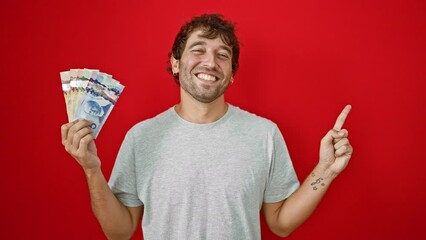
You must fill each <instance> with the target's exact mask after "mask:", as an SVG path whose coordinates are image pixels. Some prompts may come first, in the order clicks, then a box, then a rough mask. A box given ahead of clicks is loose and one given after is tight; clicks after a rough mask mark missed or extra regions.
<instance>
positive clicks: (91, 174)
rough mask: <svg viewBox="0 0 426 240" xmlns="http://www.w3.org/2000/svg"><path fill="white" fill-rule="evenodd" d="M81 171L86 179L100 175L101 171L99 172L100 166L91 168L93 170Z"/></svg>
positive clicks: (85, 169)
mask: <svg viewBox="0 0 426 240" xmlns="http://www.w3.org/2000/svg"><path fill="white" fill-rule="evenodd" d="M83 171H84V175H86V178H87V179H89V178H92V177H94V176H97V175H99V174H102V170H101V168H100V166H99V167H93V168H83Z"/></svg>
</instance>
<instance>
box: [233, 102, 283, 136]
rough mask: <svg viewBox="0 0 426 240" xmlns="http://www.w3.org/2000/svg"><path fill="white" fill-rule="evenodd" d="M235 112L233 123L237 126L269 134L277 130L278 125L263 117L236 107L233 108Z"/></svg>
mask: <svg viewBox="0 0 426 240" xmlns="http://www.w3.org/2000/svg"><path fill="white" fill-rule="evenodd" d="M231 107H232V108H233V109H234V110H233V111H234V114H233V116H234V117H233V121H234V122H235V123H236V124H239V125H241V126H244V127H247V128H250V129H253V128H255V129H257V130H261V131H262V130H263V131H268V132H275V131H276V129H277V125H276V124H275V123H274V122H273V121H271V120H269V119H267V118H264V117H262V116H259V115H256V114H254V113H251V112H249V111H246V110H243V109H241V108H239V107H236V106H231Z"/></svg>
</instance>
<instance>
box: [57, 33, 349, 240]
mask: <svg viewBox="0 0 426 240" xmlns="http://www.w3.org/2000/svg"><path fill="white" fill-rule="evenodd" d="M200 33H201V30H196V31H194V32H193V33H192V34H191V36H190V37H189V38H188V40H187V43H186V46H185V49H184V52H183V54H182V57H181V59H179V60H177V59H175V58H173V56H172V57H171V59H170V62H171V65H172V71H173V72H174V73H176V74H179V81H180V86H181V89H180V95H181V99H180V103H179V104H177V105H176V106H175V110H176V112H177V113H178V114H179V115H180V116H181V117H182V118H184V119H185V120H187V121H189V122H193V123H200V124H203V123H211V122H214V121H216V120H218V119H220V118H221V117H222V116H223V115H224V114H225V113H226V111H227V109H228V104H227V103H226V102H225V97H224V92H225V91H226V89H227V87H228V86H229V84H230V83H232V82H233V80H234V79H233V72H232V50H231V48H230V47H229V46H227V45H226V44H225V43H223V42H222V40H221V39H220V37H217V38H215V39H207V38H203V37H201V36H200ZM200 74H207V75H210V76H213V77H214V78H215V80H214V81H206V80H203V79H201V78H202V77H200ZM350 109H351V107H350V106H349V105H348V106H346V107H345V108H344V109H343V111H342V113H341V114H340V115H339V117H338V118H337V120H336V123H335V125H334V127H333V129H331V130H330V131H328V133H327V134H326V135H325V136H324V138H323V139H322V140H321V145H320V155H319V162H318V164H317V166H316V167H315V168H314V169H313V171H312V173H311V174H310V175H309V176H308V178H307V179H306V180H305V181H304V182H303V184H302V185H301V187H300V188H299V189H298V190H297V191H296V192H294V193H293V194H292V195H291V196H290V197H289V198H287V199H286V200H283V201H280V202H276V203H264V204H263V205H262V209H263V213H264V215H265V219H266V222H267V224H268V226H269V228H270V229H271V230H272V231H273V232H274V233H275V234H277V235H279V236H288V235H289V234H290V233H291V232H292V231H294V230H295V229H296V228H297V227H298V226H300V225H301V224H302V223H303V222H304V221H305V220H306V219H307V218H308V217H309V216H310V215H311V213H312V212H313V211H314V209H315V208H316V207H317V205H318V204H319V202H320V201H321V199H322V197H323V196H324V194H325V192H326V191H327V189H328V187H329V186H330V184H331V182H332V181H333V180H334V179H335V178H336V177H337V176H338V175H339V174H340V172H342V171H343V169H344V168H345V167H346V165H347V164H348V162H349V159H350V157H351V155H352V146H351V145H350V144H349V140H348V131H347V130H345V129H342V126H343V123H344V122H345V120H346V117H347V115H348V113H349V111H350ZM89 125H90V122H88V121H86V120H78V121H74V122H71V123H67V124H64V125H62V127H61V135H62V144H63V145H64V147H65V149H66V151H67V152H68V153H70V155H71V156H72V157H74V159H75V160H76V161H77V162H78V163H79V164H80V165H81V167H82V169H83V171H84V173H85V176H86V179H87V183H88V188H89V192H90V196H91V205H92V209H93V212H94V214H95V216H96V217H97V219H98V221H99V223H100V225H101V227H102V229H103V231H104V233H105V234H106V236H107V237H108V239H129V238H130V237H131V236H132V235H133V233H134V231H135V229H136V227H137V225H138V224H139V222H140V219H141V216H142V214H143V206H141V207H134V208H132V207H126V206H124V205H123V204H122V203H121V202H120V201H118V200H117V198H116V197H115V196H114V194H113V193H112V192H111V190H110V188H109V187H108V184H107V181H106V179H105V177H104V175H103V173H102V171H101V160H100V159H99V157H98V155H97V150H96V145H95V142H94V140H93V137H92V135H91V133H92V130H91V129H90V128H89V127H88V126H89Z"/></svg>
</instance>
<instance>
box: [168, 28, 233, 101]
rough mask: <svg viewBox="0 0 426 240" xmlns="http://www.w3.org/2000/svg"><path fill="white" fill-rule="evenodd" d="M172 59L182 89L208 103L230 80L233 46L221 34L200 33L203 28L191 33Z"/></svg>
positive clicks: (220, 94)
mask: <svg viewBox="0 0 426 240" xmlns="http://www.w3.org/2000/svg"><path fill="white" fill-rule="evenodd" d="M171 61H172V69H173V72H175V73H178V74H179V83H180V86H181V89H182V90H183V91H185V92H186V93H188V94H189V95H190V96H192V97H193V98H194V99H196V100H197V101H199V102H203V103H211V102H213V101H214V100H216V99H217V98H219V97H221V96H222V95H223V93H224V92H225V90H226V89H227V87H228V85H229V82H230V81H232V80H233V73H232V49H231V48H230V47H229V46H228V45H226V44H225V43H224V42H223V41H222V39H221V38H220V36H217V37H216V38H214V39H209V38H205V37H202V30H196V31H194V32H193V33H192V34H191V35H190V37H189V38H188V40H187V42H186V46H185V50H184V51H183V53H182V57H181V59H180V60H176V59H174V58H173V57H172V58H171Z"/></svg>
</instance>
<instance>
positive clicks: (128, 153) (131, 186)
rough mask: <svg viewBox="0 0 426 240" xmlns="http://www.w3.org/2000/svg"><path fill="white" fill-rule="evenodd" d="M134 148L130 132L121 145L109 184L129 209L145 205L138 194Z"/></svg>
mask: <svg viewBox="0 0 426 240" xmlns="http://www.w3.org/2000/svg"><path fill="white" fill-rule="evenodd" d="M134 146H135V143H134V140H133V137H132V135H131V132H128V133H127V134H126V137H125V138H124V140H123V143H122V144H121V147H120V150H119V152H118V155H117V159H116V161H115V164H114V168H113V170H112V173H111V177H110V179H109V182H108V185H109V187H110V188H111V191H112V192H113V193H114V195H115V196H116V197H117V199H118V200H120V202H121V203H123V204H124V205H125V206H128V207H138V206H142V205H143V203H142V202H141V201H140V199H139V197H138V194H137V184H136V170H135V154H134Z"/></svg>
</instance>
